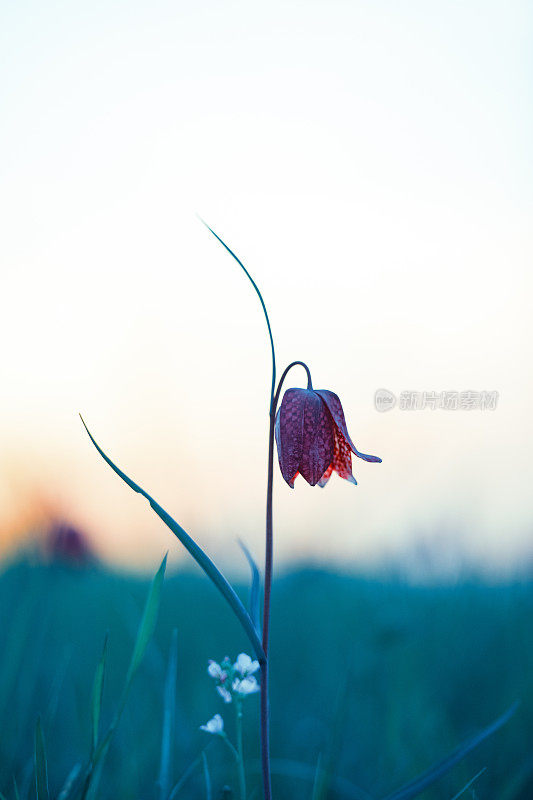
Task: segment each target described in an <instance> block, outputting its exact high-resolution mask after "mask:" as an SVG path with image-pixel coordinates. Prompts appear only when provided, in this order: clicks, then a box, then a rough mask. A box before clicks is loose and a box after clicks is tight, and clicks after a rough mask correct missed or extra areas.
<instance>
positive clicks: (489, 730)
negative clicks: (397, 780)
mask: <svg viewBox="0 0 533 800" xmlns="http://www.w3.org/2000/svg"><path fill="white" fill-rule="evenodd" d="M518 705H519V703H518V702H516V703H513V705H512V706H510V708H508V709H507V711H506V712H505V713H504V714H502V715H501V717H498V719H496V720H494V722H492V723H491V724H490V725H487V727H486V728H483V730H482V731H480V732H479V733H477V734H476V735H475V736H472V737H471V738H470V739H467V740H466V741H465V742H463V744H461V745H459V747H457V748H456V749H455V750H453V752H451V753H450V755H449V756H447V757H446V758H444V759H443V760H442V761H439V762H437V763H436V764H434V765H433V766H432V767H430V768H429V769H428V770H426V771H425V772H423V773H422V774H421V775H419V776H418V777H417V778H415V779H414V780H412V781H410V782H409V783H407V784H405V786H402V787H401V788H400V789H397V790H396V791H395V792H392V794H388V795H387V796H386V797H385V798H384V800H410V798H411V797H417V795H419V794H421V792H423V791H424V790H425V789H427V787H428V786H431V784H433V783H435V781H438V780H439V778H442V776H443V775H445V774H446V773H447V772H448V771H449V770H450V769H451V768H452V767H454V766H455V765H456V764H457V763H459V761H461V760H462V759H463V758H464V757H465V756H467V755H468V753H471V752H472V750H474V749H475V748H476V747H477V746H478V745H480V744H481V742H484V741H485V739H488V737H489V736H492V734H493V733H495V732H496V731H497V730H499V729H500V728H501V727H502V725H505V723H506V722H508V721H509V720H510V719H511V717H512V716H513V714H514V713H515V711H516V709H517V708H518Z"/></svg>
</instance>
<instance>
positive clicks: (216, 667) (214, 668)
mask: <svg viewBox="0 0 533 800" xmlns="http://www.w3.org/2000/svg"><path fill="white" fill-rule="evenodd" d="M207 672H208V674H209V675H210V676H211V677H212V678H218V680H219V681H221V680H223V678H222V676H223V675H224V676H225V673H224V670H223V669H222V667H221V666H220V664H217V662H216V661H213V660H212V659H211V660H210V661H209V666H208V667H207Z"/></svg>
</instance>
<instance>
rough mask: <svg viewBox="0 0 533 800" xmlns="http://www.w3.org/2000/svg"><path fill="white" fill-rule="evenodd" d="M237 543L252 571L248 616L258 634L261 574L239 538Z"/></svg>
mask: <svg viewBox="0 0 533 800" xmlns="http://www.w3.org/2000/svg"><path fill="white" fill-rule="evenodd" d="M239 545H240V548H241V550H242V552H243V553H244V555H245V556H246V560H247V561H248V564H249V566H250V571H251V573H252V582H251V585H250V617H251V618H252V622H253V623H254V625H255V629H256V630H257V632H258V633H259V634H260V633H261V619H260V607H259V591H260V588H261V575H260V573H259V567H258V566H257V564H256V563H255V561H254V558H253V556H252V554H251V553H250V551H249V550H248V548H247V547H246V545H245V544H244V542H243V541H242V540H241V539H239Z"/></svg>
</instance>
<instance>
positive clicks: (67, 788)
mask: <svg viewBox="0 0 533 800" xmlns="http://www.w3.org/2000/svg"><path fill="white" fill-rule="evenodd" d="M81 766H82V765H81V763H78V764H74V766H73V767H72V769H71V770H70V772H69V774H68V775H67V779H66V781H65V783H64V784H63V788H62V789H61V791H60V792H59V795H58V798H57V800H67V798H68V797H69V795H70V793H71V792H72V789H73V788H74V785H75V783H76V780H77V779H78V777H79V775H80V773H81Z"/></svg>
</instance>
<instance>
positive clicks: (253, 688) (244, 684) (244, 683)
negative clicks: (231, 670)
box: [231, 677, 259, 697]
mask: <svg viewBox="0 0 533 800" xmlns="http://www.w3.org/2000/svg"><path fill="white" fill-rule="evenodd" d="M231 688H232V689H233V691H234V692H235V693H236V694H238V695H240V696H241V697H246V695H248V694H254V692H258V691H259V684H258V683H257V681H256V679H255V678H254V677H250V678H243V679H242V680H240V679H239V678H235V679H234V681H233V684H232V686H231Z"/></svg>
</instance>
